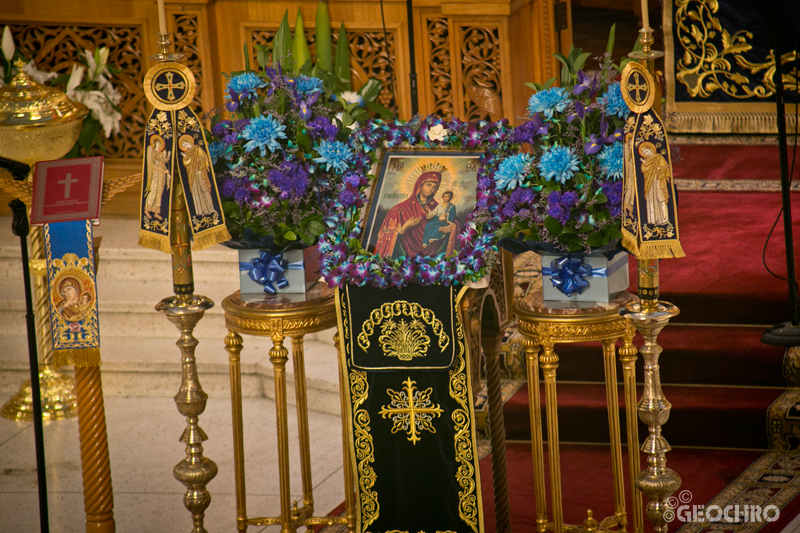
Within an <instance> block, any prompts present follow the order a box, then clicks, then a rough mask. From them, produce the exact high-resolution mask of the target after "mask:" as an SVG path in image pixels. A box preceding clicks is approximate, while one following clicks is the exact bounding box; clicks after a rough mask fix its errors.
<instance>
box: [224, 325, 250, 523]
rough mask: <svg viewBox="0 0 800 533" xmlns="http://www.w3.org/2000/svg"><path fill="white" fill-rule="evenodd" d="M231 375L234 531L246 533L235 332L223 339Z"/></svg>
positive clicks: (239, 371)
mask: <svg viewBox="0 0 800 533" xmlns="http://www.w3.org/2000/svg"><path fill="white" fill-rule="evenodd" d="M225 350H227V352H228V362H229V365H230V374H231V420H232V426H233V474H234V478H235V484H236V530H237V531H247V504H246V502H247V490H246V488H245V477H244V433H243V428H244V425H243V423H242V366H241V354H242V337H241V336H240V335H239V334H238V333H236V332H235V331H231V332H229V333H228V336H227V337H225Z"/></svg>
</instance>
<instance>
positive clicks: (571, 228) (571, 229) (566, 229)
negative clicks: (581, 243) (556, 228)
mask: <svg viewBox="0 0 800 533" xmlns="http://www.w3.org/2000/svg"><path fill="white" fill-rule="evenodd" d="M561 233H562V234H564V233H578V230H576V229H575V226H573V225H572V224H567V225H566V226H564V227H563V228H561Z"/></svg>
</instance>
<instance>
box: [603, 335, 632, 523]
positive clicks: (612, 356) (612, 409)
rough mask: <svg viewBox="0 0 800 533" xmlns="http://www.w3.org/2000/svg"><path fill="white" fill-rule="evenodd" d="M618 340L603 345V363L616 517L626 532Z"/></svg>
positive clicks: (611, 340)
mask: <svg viewBox="0 0 800 533" xmlns="http://www.w3.org/2000/svg"><path fill="white" fill-rule="evenodd" d="M616 342H617V339H607V340H604V341H602V343H603V363H604V366H605V378H606V406H607V410H608V433H609V436H610V440H611V470H612V472H613V475H614V515H615V516H616V520H617V530H618V531H620V532H623V531H625V526H626V524H627V522H628V519H627V515H626V513H625V482H624V473H623V471H622V437H621V436H620V429H619V399H618V397H617V360H616V353H615V352H616V350H615V347H614V345H615V344H616Z"/></svg>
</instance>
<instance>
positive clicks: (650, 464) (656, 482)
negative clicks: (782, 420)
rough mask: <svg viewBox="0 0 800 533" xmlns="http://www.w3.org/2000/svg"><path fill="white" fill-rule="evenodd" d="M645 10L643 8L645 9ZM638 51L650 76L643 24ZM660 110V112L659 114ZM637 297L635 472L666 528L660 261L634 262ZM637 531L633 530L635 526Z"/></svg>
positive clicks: (669, 311)
mask: <svg viewBox="0 0 800 533" xmlns="http://www.w3.org/2000/svg"><path fill="white" fill-rule="evenodd" d="M645 13H646V10H645ZM639 42H641V43H642V49H641V51H636V52H631V54H630V56H629V57H631V58H633V59H636V60H639V62H641V63H642V64H643V65H645V66H646V67H647V69H648V70H649V71H650V74H653V75H655V60H656V59H657V58H659V57H662V56H663V55H664V52H661V51H659V50H652V48H651V47H652V44H653V42H654V39H653V30H652V29H651V28H650V27H649V25H648V24H646V23H645V25H644V28H642V29H641V30H640V32H639ZM658 87H659V85H658V83H656V89H657V93H656V97H655V104H654V105H655V106H657V107H656V112H658V110H659V108H660V106H661V94H660V90H658ZM659 114H660V113H659ZM638 281H639V285H638V287H639V288H638V294H639V302H638V303H633V304H629V305H628V306H626V308H625V309H623V310H622V311H621V313H622V314H623V315H625V316H626V317H627V318H628V319H629V320H630V321H631V323H632V324H633V326H634V327H635V328H636V330H637V331H639V332H640V333H641V334H642V336H643V337H644V345H643V346H642V347H641V349H640V350H639V353H641V354H642V357H643V358H644V392H643V393H642V399H641V400H640V401H639V405H638V412H639V419H640V420H641V421H642V422H644V423H645V424H646V425H647V427H648V430H649V435H648V436H647V438H646V439H645V441H644V444H643V445H642V451H643V452H645V453H646V454H647V468H646V469H645V470H644V471H643V472H640V473H639V474H638V475H637V476H636V487H637V488H638V489H639V490H640V491H642V492H643V493H644V494H645V496H647V499H648V503H647V508H646V513H647V518H648V519H649V520H650V521H651V522H652V523H653V526H654V528H655V530H656V532H657V533H666V531H667V527H668V524H669V522H670V521H671V520H670V515H671V513H674V509H672V508H671V506H670V504H669V501H668V500H669V497H670V496H672V494H673V493H674V492H675V491H677V490H678V488H680V486H681V477H680V476H679V475H678V473H677V472H675V471H674V470H672V469H671V468H667V466H666V464H667V459H666V453H667V452H668V451H670V450H671V449H672V448H671V447H670V445H669V443H668V442H667V440H666V439H665V438H664V437H663V436H662V435H661V428H662V426H663V425H664V424H665V423H666V422H667V420H668V419H669V413H670V409H671V408H672V404H670V403H669V401H667V398H666V397H665V396H664V391H663V390H662V389H661V372H660V367H659V365H658V357H659V354H661V352H662V348H661V346H659V345H658V342H657V341H658V334H659V333H660V332H661V330H662V329H664V327H665V326H666V325H667V323H668V322H669V319H670V318H672V317H674V316H676V315H677V314H678V313H679V312H680V310H679V309H678V308H677V307H676V306H674V305H672V304H671V303H669V302H662V301H659V260H658V259H639V264H638ZM673 516H674V515H673ZM637 530H638V529H637Z"/></svg>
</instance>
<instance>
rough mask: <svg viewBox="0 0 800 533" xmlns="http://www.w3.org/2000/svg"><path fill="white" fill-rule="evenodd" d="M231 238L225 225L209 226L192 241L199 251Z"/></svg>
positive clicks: (195, 249) (193, 246) (194, 247)
mask: <svg viewBox="0 0 800 533" xmlns="http://www.w3.org/2000/svg"><path fill="white" fill-rule="evenodd" d="M229 240H231V234H230V233H228V228H226V227H225V226H217V227H215V228H209V229H207V230H205V231H201V232H200V233H197V234H195V236H194V241H193V242H192V251H193V252H199V251H200V250H205V249H206V248H208V247H210V246H214V245H215V244H219V243H221V242H225V241H229ZM140 244H141V242H140Z"/></svg>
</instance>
